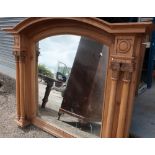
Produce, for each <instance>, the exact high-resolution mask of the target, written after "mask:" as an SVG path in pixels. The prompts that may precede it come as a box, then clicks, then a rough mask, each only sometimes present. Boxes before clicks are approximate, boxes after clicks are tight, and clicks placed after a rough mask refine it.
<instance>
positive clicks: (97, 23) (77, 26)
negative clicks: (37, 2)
mask: <svg viewBox="0 0 155 155" xmlns="http://www.w3.org/2000/svg"><path fill="white" fill-rule="evenodd" d="M150 27H151V23H121V24H120V23H117V24H111V23H108V22H105V21H103V20H101V19H98V18H44V17H43V18H38V17H37V18H35V17H34V18H27V19H26V20H24V21H23V22H21V23H19V24H18V25H17V26H15V27H13V28H7V29H5V31H7V32H9V33H11V34H12V35H14V48H13V54H14V55H15V59H16V103H17V118H16V122H17V124H18V125H19V126H21V127H25V126H26V125H28V124H34V125H36V126H37V127H39V128H41V129H43V130H45V131H47V132H49V133H51V134H52V135H54V136H57V137H77V136H76V135H72V134H71V133H69V132H68V131H64V130H63V129H61V128H58V127H57V126H56V125H55V124H50V123H48V122H45V121H43V120H41V119H40V118H39V117H37V104H38V99H37V98H38V93H37V92H38V83H37V78H38V77H37V52H36V51H37V49H36V46H35V45H36V43H37V42H38V41H39V40H41V39H44V38H46V37H49V36H52V35H58V34H75V35H83V36H87V37H90V38H93V39H95V40H97V41H99V42H101V43H103V44H105V45H107V46H108V47H109V58H108V67H107V75H106V82H105V91H104V102H103V110H102V128H101V137H128V134H129V128H130V122H131V116H132V109H133V101H134V97H135V93H136V87H137V82H138V80H139V75H140V73H141V66H142V62H143V57H144V49H145V45H143V44H142V43H144V42H146V40H147V37H146V36H147V34H148V32H149V31H148V30H149V29H150ZM129 92H130V93H129Z"/></svg>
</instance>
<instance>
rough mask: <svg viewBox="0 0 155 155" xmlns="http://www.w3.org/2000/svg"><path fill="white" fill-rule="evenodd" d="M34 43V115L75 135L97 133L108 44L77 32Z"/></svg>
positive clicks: (92, 135) (99, 123)
mask: <svg viewBox="0 0 155 155" xmlns="http://www.w3.org/2000/svg"><path fill="white" fill-rule="evenodd" d="M38 46H39V56H38V117H40V118H41V119H42V120H44V121H47V122H49V123H52V124H55V125H56V126H57V127H59V128H61V129H63V130H65V131H67V132H69V133H71V134H73V135H76V137H100V130H101V119H102V106H103V100H104V85H105V78H106V67H107V61H108V53H109V48H108V47H107V46H106V45H103V44H102V43H100V42H97V41H95V40H93V39H91V38H87V37H84V36H77V35H55V36H51V37H48V38H45V39H43V40H40V41H39V44H38Z"/></svg>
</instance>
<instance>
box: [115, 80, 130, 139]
mask: <svg viewBox="0 0 155 155" xmlns="http://www.w3.org/2000/svg"><path fill="white" fill-rule="evenodd" d="M129 84H130V81H124V83H123V88H122V95H121V96H122V98H121V104H120V111H119V118H118V129H117V136H116V137H118V138H123V136H124V126H125V118H126V111H127V103H128V94H129Z"/></svg>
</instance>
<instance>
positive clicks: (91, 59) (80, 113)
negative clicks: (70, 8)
mask: <svg viewBox="0 0 155 155" xmlns="http://www.w3.org/2000/svg"><path fill="white" fill-rule="evenodd" d="M107 50H108V49H107V48H106V47H105V46H104V45H103V44H101V43H99V42H96V41H95V40H92V39H88V38H85V37H81V40H80V43H79V47H78V50H77V54H76V57H75V60H74V64H73V67H72V70H71V74H70V77H69V80H68V84H67V88H66V91H65V93H64V98H63V101H62V105H61V108H60V112H66V113H69V114H71V115H73V116H76V117H78V118H82V119H85V120H86V121H101V111H102V104H103V94H104V93H103V92H104V82H105V74H106V72H105V70H106V64H107V53H108V52H107Z"/></svg>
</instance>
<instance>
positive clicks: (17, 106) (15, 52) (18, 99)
mask: <svg viewBox="0 0 155 155" xmlns="http://www.w3.org/2000/svg"><path fill="white" fill-rule="evenodd" d="M13 55H14V56H15V61H16V109H17V112H16V119H17V121H19V120H20V82H19V81H20V78H19V74H20V73H19V54H18V52H17V51H13Z"/></svg>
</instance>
